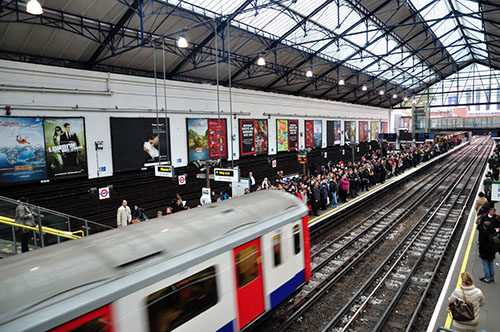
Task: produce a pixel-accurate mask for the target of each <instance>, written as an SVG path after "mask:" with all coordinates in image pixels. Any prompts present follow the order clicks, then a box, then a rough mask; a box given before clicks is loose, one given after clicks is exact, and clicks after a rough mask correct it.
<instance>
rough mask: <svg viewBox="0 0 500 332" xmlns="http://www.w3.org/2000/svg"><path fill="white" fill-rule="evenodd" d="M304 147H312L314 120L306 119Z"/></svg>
mask: <svg viewBox="0 0 500 332" xmlns="http://www.w3.org/2000/svg"><path fill="white" fill-rule="evenodd" d="M305 126H306V148H313V147H314V120H306V121H305Z"/></svg>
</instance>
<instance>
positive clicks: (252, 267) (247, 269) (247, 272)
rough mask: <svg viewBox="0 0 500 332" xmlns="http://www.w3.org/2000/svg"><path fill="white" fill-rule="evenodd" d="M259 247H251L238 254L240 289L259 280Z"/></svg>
mask: <svg viewBox="0 0 500 332" xmlns="http://www.w3.org/2000/svg"><path fill="white" fill-rule="evenodd" d="M258 258H259V257H258V253H257V246H256V245H253V246H249V247H248V248H245V249H242V250H240V251H239V252H238V253H237V254H236V265H237V271H238V288H241V287H243V286H245V285H247V284H249V283H250V282H252V281H254V280H255V279H257V277H258V276H259V265H258V264H257V261H258Z"/></svg>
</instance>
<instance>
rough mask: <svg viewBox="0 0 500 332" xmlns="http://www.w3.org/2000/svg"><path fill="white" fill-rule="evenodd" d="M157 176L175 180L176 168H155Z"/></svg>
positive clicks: (157, 166)
mask: <svg viewBox="0 0 500 332" xmlns="http://www.w3.org/2000/svg"><path fill="white" fill-rule="evenodd" d="M155 176H160V177H164V178H173V177H174V168H173V167H172V166H161V165H156V166H155Z"/></svg>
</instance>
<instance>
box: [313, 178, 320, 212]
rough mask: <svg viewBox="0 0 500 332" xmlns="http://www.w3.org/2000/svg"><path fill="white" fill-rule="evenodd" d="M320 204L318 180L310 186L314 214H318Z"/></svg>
mask: <svg viewBox="0 0 500 332" xmlns="http://www.w3.org/2000/svg"><path fill="white" fill-rule="evenodd" d="M320 204H321V192H320V188H319V182H318V181H316V182H314V186H313V188H312V210H313V213H314V215H315V216H319V214H318V209H319V206H320Z"/></svg>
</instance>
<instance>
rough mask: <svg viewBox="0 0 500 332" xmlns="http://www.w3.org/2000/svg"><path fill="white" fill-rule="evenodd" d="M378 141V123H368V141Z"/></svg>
mask: <svg viewBox="0 0 500 332" xmlns="http://www.w3.org/2000/svg"><path fill="white" fill-rule="evenodd" d="M377 139H378V121H371V123H370V140H371V141H376V140H377Z"/></svg>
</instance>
